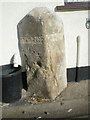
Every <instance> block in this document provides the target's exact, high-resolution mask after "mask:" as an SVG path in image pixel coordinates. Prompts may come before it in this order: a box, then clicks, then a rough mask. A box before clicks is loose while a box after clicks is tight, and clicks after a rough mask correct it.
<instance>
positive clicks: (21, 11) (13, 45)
mask: <svg viewBox="0 0 90 120" xmlns="http://www.w3.org/2000/svg"><path fill="white" fill-rule="evenodd" d="M61 4H62V5H63V2H61V3H60V2H58V1H57V2H44V3H43V2H42V3H41V2H37V3H35V2H28V3H27V2H24V3H23V2H21V3H20V2H18V3H16V2H14V3H11V2H7V3H6V2H5V3H2V5H1V7H0V8H1V9H2V12H1V13H2V15H1V13H0V15H1V16H2V17H1V18H0V20H1V21H0V23H1V29H2V39H0V49H1V50H0V55H2V56H0V65H4V64H9V63H10V59H11V57H12V56H13V54H14V53H18V62H19V64H21V62H20V57H19V51H18V39H17V24H18V22H19V21H20V20H21V19H22V18H23V17H24V16H25V15H26V14H27V13H28V12H29V11H30V10H31V9H33V8H34V7H43V6H44V7H45V6H46V7H48V8H50V9H51V10H53V11H54V8H55V6H58V5H61ZM56 14H57V15H58V16H59V17H61V18H62V20H63V23H64V33H65V46H66V62H67V67H68V68H71V67H75V66H76V37H77V36H78V35H80V57H79V58H80V59H79V66H87V65H88V30H87V29H86V28H85V22H86V18H87V17H88V11H77V12H56ZM1 43H2V44H1Z"/></svg>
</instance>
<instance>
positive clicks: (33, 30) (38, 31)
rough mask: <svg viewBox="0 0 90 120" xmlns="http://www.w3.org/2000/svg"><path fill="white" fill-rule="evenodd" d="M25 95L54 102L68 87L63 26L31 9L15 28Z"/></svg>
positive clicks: (43, 12) (40, 10)
mask: <svg viewBox="0 0 90 120" xmlns="http://www.w3.org/2000/svg"><path fill="white" fill-rule="evenodd" d="M18 38H19V48H20V55H21V61H22V66H23V70H25V69H26V71H27V83H28V93H29V95H32V94H33V93H35V94H36V95H37V96H39V97H44V98H50V99H54V98H55V97H56V96H57V95H59V94H60V93H61V92H62V91H63V90H64V89H65V88H66V86H67V79H66V65H65V43H64V32H63V23H62V21H61V20H60V19H58V17H57V16H56V14H55V13H53V12H51V11H50V10H49V9H47V8H34V9H33V10H32V11H31V12H30V13H28V14H27V15H26V16H25V17H24V18H23V19H22V20H21V21H20V22H19V24H18Z"/></svg>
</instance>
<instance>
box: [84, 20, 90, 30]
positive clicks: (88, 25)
mask: <svg viewBox="0 0 90 120" xmlns="http://www.w3.org/2000/svg"><path fill="white" fill-rule="evenodd" d="M85 25H86V28H87V29H90V18H86V24H85Z"/></svg>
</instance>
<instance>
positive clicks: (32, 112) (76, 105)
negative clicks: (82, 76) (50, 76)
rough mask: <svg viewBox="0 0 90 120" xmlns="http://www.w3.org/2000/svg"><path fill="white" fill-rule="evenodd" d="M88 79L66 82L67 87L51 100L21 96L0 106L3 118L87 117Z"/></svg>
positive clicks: (89, 95)
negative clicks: (39, 100) (32, 99)
mask: <svg viewBox="0 0 90 120" xmlns="http://www.w3.org/2000/svg"><path fill="white" fill-rule="evenodd" d="M89 85H90V80H82V81H80V82H68V86H67V88H66V89H65V90H64V91H63V92H62V93H61V94H60V95H59V96H57V98H56V99H55V100H53V101H51V100H47V101H44V102H40V103H30V102H29V100H28V99H26V98H23V99H21V100H19V101H17V102H15V103H11V104H6V103H4V104H3V105H1V106H0V108H1V109H0V110H2V117H3V118H34V119H37V118H38V119H40V118H88V114H90V113H89V111H90V110H89V103H90V90H89Z"/></svg>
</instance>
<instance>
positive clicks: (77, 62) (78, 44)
mask: <svg viewBox="0 0 90 120" xmlns="http://www.w3.org/2000/svg"><path fill="white" fill-rule="evenodd" d="M79 47H80V36H77V58H76V78H75V81H76V82H78V66H79Z"/></svg>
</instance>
